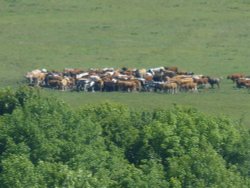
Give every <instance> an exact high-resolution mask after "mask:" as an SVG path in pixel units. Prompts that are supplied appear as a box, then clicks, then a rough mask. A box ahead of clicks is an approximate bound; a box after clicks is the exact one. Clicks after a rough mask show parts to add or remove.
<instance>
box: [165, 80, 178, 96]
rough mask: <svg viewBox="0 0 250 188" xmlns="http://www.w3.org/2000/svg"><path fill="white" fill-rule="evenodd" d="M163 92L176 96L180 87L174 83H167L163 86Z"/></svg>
mask: <svg viewBox="0 0 250 188" xmlns="http://www.w3.org/2000/svg"><path fill="white" fill-rule="evenodd" d="M161 87H162V91H163V92H164V91H166V92H167V93H171V94H175V93H177V88H178V85H177V84H176V83H174V82H165V83H163V84H162V85H161Z"/></svg>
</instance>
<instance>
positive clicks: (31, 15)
mask: <svg viewBox="0 0 250 188" xmlns="http://www.w3.org/2000/svg"><path fill="white" fill-rule="evenodd" d="M249 20H250V3H249V1H247V0H245V1H244V0H222V1H217V0H210V1H207V0H190V1H183V0H176V1H168V0H154V1H152V0H126V1H122V0H105V1H98V0H74V1H70V0H63V1H48V0H44V1H33V0H15V1H14V0H5V1H1V2H0V65H1V67H0V71H1V72H0V73H1V74H0V80H1V82H0V87H4V86H9V85H10V86H17V85H18V82H20V81H21V80H23V75H24V74H25V73H26V72H27V71H29V70H32V69H36V68H43V67H45V68H47V69H57V70H62V69H63V68H65V67H82V68H89V67H110V66H114V67H122V66H128V67H146V68H148V67H156V66H162V65H166V66H169V65H176V66H179V67H181V68H183V69H184V70H188V71H193V72H195V73H197V74H201V73H202V74H206V75H212V76H223V77H225V76H226V75H227V74H230V73H233V72H244V73H246V74H250V66H249V62H248V61H249V59H250V53H249V48H250V36H249V35H250V34H249V31H250V22H249ZM222 84H223V85H222V88H221V89H220V90H214V91H208V92H204V93H200V94H179V95H176V96H167V95H162V94H154V93H146V94H144V93H143V94H127V93H123V94H121V93H104V94H101V93H95V94H92V93H62V92H51V91H45V92H44V93H45V94H46V95H55V96H59V97H61V98H63V99H64V100H66V101H69V102H70V103H71V104H72V105H73V106H80V105H82V104H85V103H97V102H100V101H103V100H111V101H118V102H122V103H127V104H129V105H131V106H133V107H138V108H155V107H157V106H167V107H168V106H170V105H171V104H173V103H176V104H184V105H194V106H195V107H197V108H198V109H201V110H202V111H204V112H209V113H213V114H221V113H224V114H227V115H230V116H232V117H233V118H234V119H240V118H242V117H245V119H244V120H245V123H247V124H249V125H250V117H247V115H244V114H246V113H247V110H248V109H250V103H248V101H249V99H250V95H249V94H248V93H247V92H246V91H245V90H243V91H238V90H235V89H233V88H232V84H231V83H230V82H229V81H228V80H223V83H222Z"/></svg>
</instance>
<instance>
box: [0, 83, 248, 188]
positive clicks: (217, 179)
mask: <svg viewBox="0 0 250 188" xmlns="http://www.w3.org/2000/svg"><path fill="white" fill-rule="evenodd" d="M249 175H250V131H249V129H247V128H244V127H243V126H240V125H238V124H236V123H234V122H232V121H231V120H230V119H228V118H227V117H211V116H208V115H205V114H203V113H201V112H199V111H197V110H196V109H194V108H185V107H180V106H173V107H172V108H171V109H156V110H151V111H139V110H132V109H130V108H128V107H127V106H125V105H121V104H114V103H109V102H105V103H102V104H98V105H85V106H82V107H81V108H79V109H72V108H70V106H69V105H67V104H66V103H64V102H63V101H60V100H57V99H55V98H48V97H43V96H41V95H40V94H39V90H36V89H34V88H28V87H22V88H19V89H18V90H12V89H3V90H1V91H0V185H1V187H3V188H7V187H11V188H12V187H16V188H19V187H20V188H21V187H25V188H26V187H34V188H35V187H43V188H44V187H76V188H77V187H79V188H80V187H116V188H117V187H131V188H132V187H133V188H134V187H154V188H156V187H166V188H167V187H169V188H175V187H199V188H202V187H206V188H207V187H241V188H244V187H246V188H247V187H249V186H250V178H249Z"/></svg>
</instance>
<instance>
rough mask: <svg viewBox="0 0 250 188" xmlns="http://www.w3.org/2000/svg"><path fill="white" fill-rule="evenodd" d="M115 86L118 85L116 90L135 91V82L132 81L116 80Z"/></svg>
mask: <svg viewBox="0 0 250 188" xmlns="http://www.w3.org/2000/svg"><path fill="white" fill-rule="evenodd" d="M117 87H118V91H128V92H132V91H136V88H137V84H136V83H135V82H134V81H123V80H118V81H117Z"/></svg>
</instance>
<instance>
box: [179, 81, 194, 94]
mask: <svg viewBox="0 0 250 188" xmlns="http://www.w3.org/2000/svg"><path fill="white" fill-rule="evenodd" d="M180 90H181V91H185V92H187V91H192V92H197V91H198V90H197V83H194V82H191V83H184V84H182V85H181V86H180Z"/></svg>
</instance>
